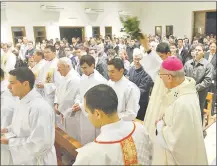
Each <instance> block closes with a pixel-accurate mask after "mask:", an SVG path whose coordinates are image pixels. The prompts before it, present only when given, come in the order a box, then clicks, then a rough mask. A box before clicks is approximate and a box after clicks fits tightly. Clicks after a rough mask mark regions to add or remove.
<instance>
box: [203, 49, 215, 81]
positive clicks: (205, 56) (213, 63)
mask: <svg viewBox="0 0 217 166" xmlns="http://www.w3.org/2000/svg"><path fill="white" fill-rule="evenodd" d="M209 54H210V53H209V52H207V53H205V55H204V58H205V59H207V60H208V59H209ZM216 60H217V59H216V53H215V54H214V55H213V57H212V60H211V61H210V63H211V64H212V66H213V80H214V82H215V85H216V72H217V71H216Z"/></svg>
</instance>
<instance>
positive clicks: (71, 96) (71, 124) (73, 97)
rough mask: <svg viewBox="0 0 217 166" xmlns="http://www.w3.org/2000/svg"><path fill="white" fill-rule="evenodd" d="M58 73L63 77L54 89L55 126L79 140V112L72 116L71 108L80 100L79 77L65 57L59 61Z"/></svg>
mask: <svg viewBox="0 0 217 166" xmlns="http://www.w3.org/2000/svg"><path fill="white" fill-rule="evenodd" d="M57 66H58V71H59V72H60V74H61V75H62V76H63V79H62V81H61V83H60V85H59V87H58V88H57V89H56V93H55V99H54V104H55V107H54V108H55V112H56V116H58V122H57V125H58V126H59V127H60V128H61V129H62V130H64V131H65V132H66V133H67V134H68V135H70V136H71V137H73V138H75V139H76V140H80V138H79V136H80V125H79V123H80V121H79V119H80V113H81V111H78V112H74V114H72V106H73V105H74V104H75V102H76V101H77V100H79V99H80V96H79V95H80V91H79V87H80V80H81V78H80V75H79V74H78V72H76V71H75V70H74V69H73V67H72V63H71V60H70V59H69V58H67V57H63V58H60V59H59V62H58V65H57Z"/></svg>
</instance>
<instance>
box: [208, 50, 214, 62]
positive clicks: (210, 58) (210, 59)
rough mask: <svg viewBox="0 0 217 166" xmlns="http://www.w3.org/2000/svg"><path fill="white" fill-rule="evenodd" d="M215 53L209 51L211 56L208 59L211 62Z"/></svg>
mask: <svg viewBox="0 0 217 166" xmlns="http://www.w3.org/2000/svg"><path fill="white" fill-rule="evenodd" d="M213 55H215V53H214V54H212V53H211V52H210V53H209V58H208V61H209V62H211V61H212V58H213Z"/></svg>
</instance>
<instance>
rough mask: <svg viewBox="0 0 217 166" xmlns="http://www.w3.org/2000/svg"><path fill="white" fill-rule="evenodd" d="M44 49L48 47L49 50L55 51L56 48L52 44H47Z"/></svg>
mask: <svg viewBox="0 0 217 166" xmlns="http://www.w3.org/2000/svg"><path fill="white" fill-rule="evenodd" d="M44 49H50V50H51V52H56V49H55V47H54V46H53V45H47V46H46V47H45V48H44Z"/></svg>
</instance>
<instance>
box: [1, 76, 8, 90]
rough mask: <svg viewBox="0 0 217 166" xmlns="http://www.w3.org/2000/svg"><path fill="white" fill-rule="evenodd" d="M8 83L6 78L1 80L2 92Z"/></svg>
mask: <svg viewBox="0 0 217 166" xmlns="http://www.w3.org/2000/svg"><path fill="white" fill-rule="evenodd" d="M8 84H9V82H8V80H7V79H5V80H3V81H1V92H4V91H5V90H6V89H7V87H8Z"/></svg>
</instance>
